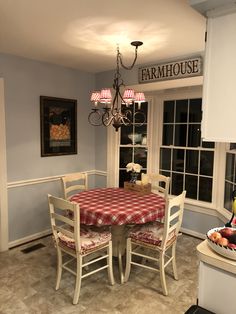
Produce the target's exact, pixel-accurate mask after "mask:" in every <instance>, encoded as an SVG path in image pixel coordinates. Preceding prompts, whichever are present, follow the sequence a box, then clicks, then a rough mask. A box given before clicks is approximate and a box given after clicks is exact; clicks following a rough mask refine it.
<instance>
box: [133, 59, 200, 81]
mask: <svg viewBox="0 0 236 314" xmlns="http://www.w3.org/2000/svg"><path fill="white" fill-rule="evenodd" d="M201 74H202V59H201V57H196V58H191V59H186V60H181V61H174V62H169V63H162V64H157V65H152V66H147V67H142V68H139V74H138V75H139V83H150V82H154V81H164V80H173V79H178V78H184V77H191V76H197V75H201Z"/></svg>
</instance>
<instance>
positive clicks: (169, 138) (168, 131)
mask: <svg viewBox="0 0 236 314" xmlns="http://www.w3.org/2000/svg"><path fill="white" fill-rule="evenodd" d="M173 129H174V128H173V125H170V124H164V125H163V135H162V145H173Z"/></svg>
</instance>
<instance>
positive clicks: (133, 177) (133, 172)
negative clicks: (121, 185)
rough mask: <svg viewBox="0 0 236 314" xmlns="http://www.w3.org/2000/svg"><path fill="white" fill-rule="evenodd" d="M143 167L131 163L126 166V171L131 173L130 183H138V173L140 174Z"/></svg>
mask: <svg viewBox="0 0 236 314" xmlns="http://www.w3.org/2000/svg"><path fill="white" fill-rule="evenodd" d="M141 169H142V166H141V165H140V164H135V163H134V162H130V163H128V164H127V165H126V171H127V172H129V171H131V180H130V182H133V183H135V182H136V181H137V177H138V173H140V171H141Z"/></svg>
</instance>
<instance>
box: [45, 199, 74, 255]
mask: <svg viewBox="0 0 236 314" xmlns="http://www.w3.org/2000/svg"><path fill="white" fill-rule="evenodd" d="M48 202H49V210H50V220H51V226H52V231H53V236H54V239H55V241H56V245H59V237H58V233H59V232H61V233H62V234H63V235H65V236H67V237H69V238H71V239H73V240H74V241H75V249H76V253H79V252H80V210H79V204H76V203H71V202H69V201H67V200H64V199H62V198H58V197H54V196H51V195H48Z"/></svg>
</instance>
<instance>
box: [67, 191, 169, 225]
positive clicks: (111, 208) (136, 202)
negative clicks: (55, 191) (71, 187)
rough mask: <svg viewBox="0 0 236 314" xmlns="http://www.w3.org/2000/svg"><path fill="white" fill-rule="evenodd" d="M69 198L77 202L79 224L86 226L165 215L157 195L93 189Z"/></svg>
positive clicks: (138, 222) (141, 219) (161, 198)
mask: <svg viewBox="0 0 236 314" xmlns="http://www.w3.org/2000/svg"><path fill="white" fill-rule="evenodd" d="M70 201H74V202H77V203H79V205H80V223H82V224H85V225H98V226H99V225H124V224H143V223H146V222H149V221H154V220H157V219H161V218H163V216H164V209H165V200H164V198H163V197H161V196H159V195H156V194H153V193H151V194H147V195H142V196H141V195H137V194H135V193H134V192H131V191H127V190H124V189H121V188H103V189H93V190H88V191H85V192H81V193H78V194H76V195H74V196H72V197H71V199H70Z"/></svg>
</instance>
